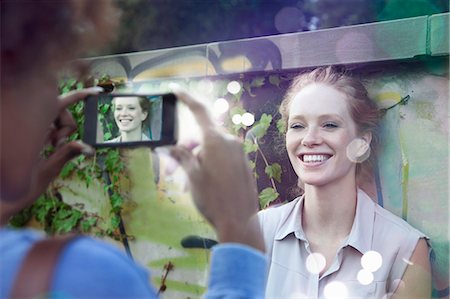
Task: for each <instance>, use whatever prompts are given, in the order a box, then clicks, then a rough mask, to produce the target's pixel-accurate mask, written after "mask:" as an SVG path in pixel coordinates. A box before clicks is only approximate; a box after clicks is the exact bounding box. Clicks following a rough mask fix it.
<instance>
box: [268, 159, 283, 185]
mask: <svg viewBox="0 0 450 299" xmlns="http://www.w3.org/2000/svg"><path fill="white" fill-rule="evenodd" d="M264 171H265V173H266V174H267V175H268V176H269V178H273V179H275V180H276V181H277V182H278V183H281V173H282V170H281V165H280V164H278V163H273V164H272V165H267V166H266V168H265V169H264Z"/></svg>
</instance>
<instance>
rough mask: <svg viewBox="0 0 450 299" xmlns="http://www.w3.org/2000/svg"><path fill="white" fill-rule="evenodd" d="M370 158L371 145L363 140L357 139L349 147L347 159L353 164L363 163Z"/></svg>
mask: <svg viewBox="0 0 450 299" xmlns="http://www.w3.org/2000/svg"><path fill="white" fill-rule="evenodd" d="M369 157H370V145H369V143H367V141H365V140H364V139H362V138H355V139H353V140H352V142H350V143H349V144H348V145H347V158H348V159H349V160H350V161H352V162H353V163H362V162H364V161H366V160H367V159H368V158H369Z"/></svg>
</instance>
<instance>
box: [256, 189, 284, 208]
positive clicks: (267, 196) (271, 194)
mask: <svg viewBox="0 0 450 299" xmlns="http://www.w3.org/2000/svg"><path fill="white" fill-rule="evenodd" d="M278 196H280V194H278V192H277V191H275V189H274V188H271V187H267V188H265V189H264V190H262V191H261V192H260V193H259V204H260V207H261V208H262V209H264V208H266V207H267V206H268V205H269V203H271V202H272V201H274V200H275V199H277V198H278Z"/></svg>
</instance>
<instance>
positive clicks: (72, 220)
mask: <svg viewBox="0 0 450 299" xmlns="http://www.w3.org/2000/svg"><path fill="white" fill-rule="evenodd" d="M82 216H83V214H82V213H81V212H80V211H78V210H75V209H62V210H59V211H58V212H57V213H56V214H55V215H54V219H53V223H52V224H53V225H52V226H53V228H54V230H55V232H57V233H67V232H70V231H71V230H72V229H73V228H74V227H76V226H77V224H78V221H79V220H80V219H81V217H82Z"/></svg>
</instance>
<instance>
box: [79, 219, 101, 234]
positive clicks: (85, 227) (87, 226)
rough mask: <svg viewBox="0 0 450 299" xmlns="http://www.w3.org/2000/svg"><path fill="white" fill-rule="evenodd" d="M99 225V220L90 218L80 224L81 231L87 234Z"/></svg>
mask: <svg viewBox="0 0 450 299" xmlns="http://www.w3.org/2000/svg"><path fill="white" fill-rule="evenodd" d="M96 223H97V218H95V217H88V218H86V219H84V220H82V221H81V222H80V226H81V230H82V231H83V232H84V233H86V232H88V231H90V230H91V228H92V227H93V226H94V225H95V224H96Z"/></svg>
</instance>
